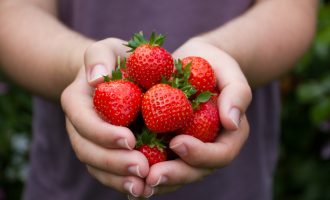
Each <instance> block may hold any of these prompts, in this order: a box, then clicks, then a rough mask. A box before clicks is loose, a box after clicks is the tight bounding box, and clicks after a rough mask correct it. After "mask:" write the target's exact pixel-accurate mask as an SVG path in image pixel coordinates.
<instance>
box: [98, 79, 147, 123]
mask: <svg viewBox="0 0 330 200" xmlns="http://www.w3.org/2000/svg"><path fill="white" fill-rule="evenodd" d="M141 100H142V92H141V90H140V88H139V87H138V86H136V85H135V84H134V83H132V82H129V81H126V80H113V81H110V82H104V83H101V84H99V85H97V86H96V88H95V91H94V96H93V103H94V108H95V110H96V111H97V112H98V113H99V115H100V116H101V117H102V118H103V119H104V120H105V121H107V122H109V123H111V124H113V125H117V126H128V125H129V124H130V123H131V122H132V121H134V119H135V118H136V117H137V115H138V113H139V111H140V108H141Z"/></svg>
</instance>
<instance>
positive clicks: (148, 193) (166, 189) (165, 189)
mask: <svg viewBox="0 0 330 200" xmlns="http://www.w3.org/2000/svg"><path fill="white" fill-rule="evenodd" d="M182 186H183V185H174V186H172V185H171V186H164V185H163V186H158V187H151V186H148V185H145V187H144V191H143V196H144V198H146V199H148V198H150V197H152V196H154V195H159V194H166V193H171V192H175V191H176V190H178V189H180V188H181V187H182Z"/></svg>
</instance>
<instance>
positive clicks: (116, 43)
mask: <svg viewBox="0 0 330 200" xmlns="http://www.w3.org/2000/svg"><path fill="white" fill-rule="evenodd" d="M124 43H125V41H123V40H120V39H116V38H108V39H105V40H101V41H98V42H95V43H93V44H92V45H90V46H89V47H88V48H87V49H86V52H85V56H84V57H85V71H86V77H87V81H88V83H89V85H90V86H96V85H97V84H98V83H101V82H103V76H105V75H109V74H111V71H112V70H114V69H115V67H116V62H117V56H120V57H121V58H123V57H126V52H127V47H125V46H124V45H123V44H124Z"/></svg>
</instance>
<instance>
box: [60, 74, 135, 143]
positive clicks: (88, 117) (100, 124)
mask: <svg viewBox="0 0 330 200" xmlns="http://www.w3.org/2000/svg"><path fill="white" fill-rule="evenodd" d="M91 90H92V89H91V88H90V87H89V86H88V85H87V83H86V79H85V74H84V71H83V69H82V70H81V71H80V72H79V74H78V76H77V78H76V80H75V81H74V82H73V83H72V84H71V85H70V86H69V87H67V88H66V89H65V90H64V92H63V93H62V96H61V104H62V107H63V110H64V112H65V113H66V115H67V117H68V119H69V120H70V122H71V123H72V124H73V125H74V127H75V129H76V130H77V132H78V133H79V134H80V135H81V136H82V137H84V138H86V139H88V140H90V141H92V142H94V143H96V144H99V145H101V146H104V147H107V148H125V149H133V148H134V146H135V137H134V135H133V133H132V132H131V131H130V130H129V129H128V128H126V127H121V126H114V125H111V124H109V123H107V122H105V121H104V120H102V119H101V118H100V117H99V116H98V114H97V113H96V112H95V110H94V108H93V103H92V97H91V95H90V93H91Z"/></svg>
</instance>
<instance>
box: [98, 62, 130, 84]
mask: <svg viewBox="0 0 330 200" xmlns="http://www.w3.org/2000/svg"><path fill="white" fill-rule="evenodd" d="M125 68H126V59H124V60H123V62H122V61H121V59H120V57H119V56H118V58H117V67H116V69H115V70H112V73H111V78H110V77H109V76H108V75H105V76H103V80H104V82H110V81H115V80H121V79H123V74H122V71H121V70H122V69H125Z"/></svg>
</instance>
